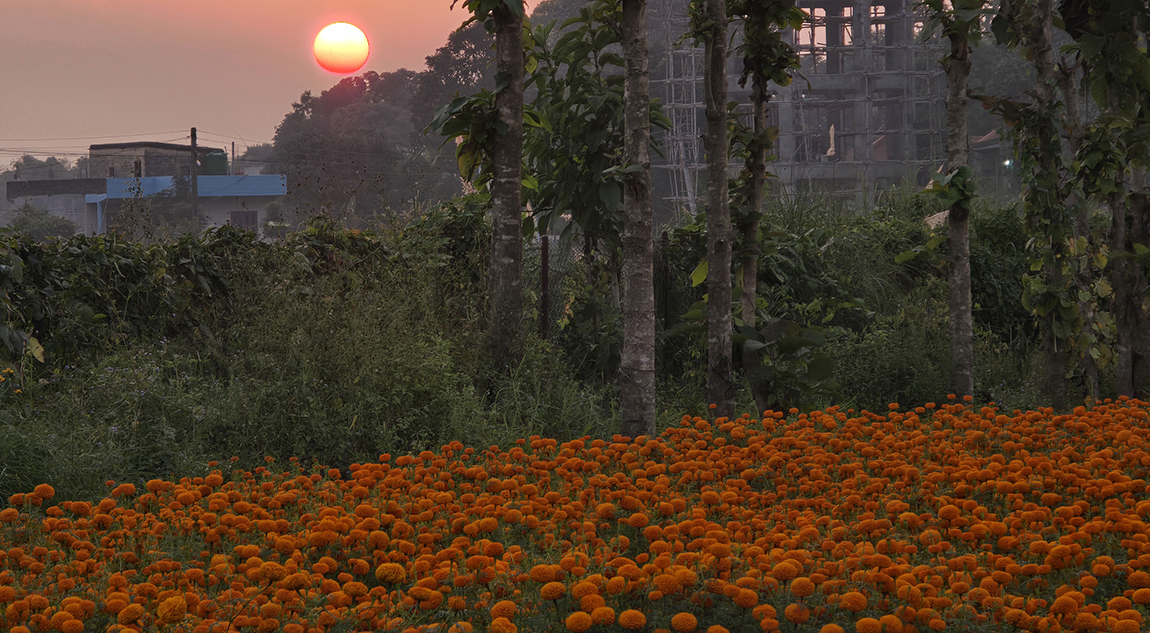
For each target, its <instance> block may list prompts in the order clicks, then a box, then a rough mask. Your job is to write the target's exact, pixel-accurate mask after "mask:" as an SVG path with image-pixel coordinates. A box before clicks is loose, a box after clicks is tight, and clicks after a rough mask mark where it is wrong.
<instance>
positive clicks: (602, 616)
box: [591, 607, 615, 626]
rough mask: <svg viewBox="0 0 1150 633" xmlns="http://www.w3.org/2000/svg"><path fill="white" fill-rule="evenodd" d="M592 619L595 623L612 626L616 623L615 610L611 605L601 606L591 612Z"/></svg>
mask: <svg viewBox="0 0 1150 633" xmlns="http://www.w3.org/2000/svg"><path fill="white" fill-rule="evenodd" d="M591 621H592V622H594V623H595V624H600V625H604V626H610V625H612V624H614V623H615V610H614V609H612V608H611V607H599V608H597V609H595V610H594V611H592V612H591Z"/></svg>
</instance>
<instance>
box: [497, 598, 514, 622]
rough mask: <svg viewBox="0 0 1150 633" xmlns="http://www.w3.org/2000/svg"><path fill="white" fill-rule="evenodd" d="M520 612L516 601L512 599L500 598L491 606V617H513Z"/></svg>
mask: <svg viewBox="0 0 1150 633" xmlns="http://www.w3.org/2000/svg"><path fill="white" fill-rule="evenodd" d="M518 612H519V607H517V606H515V603H514V602H512V601H510V600H500V601H499V602H496V603H495V606H494V607H491V618H492V619H495V618H511V617H514V616H515V614H516V613H518Z"/></svg>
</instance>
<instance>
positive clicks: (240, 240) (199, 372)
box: [0, 194, 617, 498]
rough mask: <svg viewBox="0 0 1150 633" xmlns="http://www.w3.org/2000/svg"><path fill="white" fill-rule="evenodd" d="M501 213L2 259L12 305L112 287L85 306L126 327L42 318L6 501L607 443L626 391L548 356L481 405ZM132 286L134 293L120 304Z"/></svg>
mask: <svg viewBox="0 0 1150 633" xmlns="http://www.w3.org/2000/svg"><path fill="white" fill-rule="evenodd" d="M487 206H488V200H487V197H486V196H484V195H481V194H476V195H474V196H470V197H468V198H464V199H461V200H458V201H456V202H454V203H452V204H450V205H445V206H443V207H441V208H439V209H437V210H435V211H434V212H432V213H429V214H427V215H426V216H424V217H422V218H420V219H419V220H418V221H415V222H412V223H410V224H407V225H404V226H401V227H397V228H395V229H394V230H392V231H390V232H387V233H379V234H377V233H373V232H370V231H356V230H351V231H348V230H344V229H342V228H339V227H338V226H337V225H336V224H334V223H333V222H332V221H331V219H330V218H323V217H321V218H319V219H317V220H316V221H314V222H312V223H311V225H310V226H308V227H307V228H306V229H305V230H304V231H301V232H299V233H294V234H291V235H289V236H287V237H286V238H285V239H284V240H283V241H282V242H278V243H263V242H258V241H256V240H255V239H254V236H253V235H252V234H250V233H244V232H242V231H238V230H234V229H231V228H226V229H220V230H218V231H214V232H211V233H209V234H207V235H205V236H204V237H203V238H201V239H192V238H186V239H183V240H180V241H179V242H176V243H168V244H157V245H153V246H150V247H142V246H139V245H132V244H127V243H125V242H122V241H117V240H105V239H104V238H74V239H73V240H71V241H69V242H62V243H61V244H62V245H63V246H62V247H60V248H59V249H58V252H57V251H52V250H49V249H51V248H52V245H51V244H50V245H47V246H45V245H38V244H36V243H34V242H32V241H31V240H30V239H29V238H21V239H19V240H17V239H15V238H12V240H11V241H9V242H4V243H0V246H2V247H4V248H8V249H9V250H10V251H11V252H10V255H12V254H14V255H17V256H19V255H23V257H17V258H16V259H12V260H11V262H12V265H10V266H9V269H8V273H7V274H6V276H4V277H0V282H6V283H8V284H9V285H10V287H11V288H12V289H14V290H10V291H9V293H8V296H9V297H10V298H11V299H12V300H14V301H16V305H20V306H23V307H24V309H28V310H31V309H32V308H31V307H28V305H29V304H26V303H25V298H24V297H23V296H22V295H20V294H19V293H17V292H15V290H18V289H20V288H21V287H22V286H21V283H24V284H28V283H29V279H30V276H35V278H37V279H48V280H49V281H50V282H51V283H56V282H55V281H52V280H59V279H68V280H72V281H74V283H75V287H76V288H77V290H79V289H82V288H84V287H88V286H92V284H95V283H96V281H98V280H100V279H104V280H105V282H104V283H105V285H104V286H96V287H89V288H88V290H85V291H84V293H86V294H94V295H106V296H108V297H109V298H108V299H107V301H108V303H109V304H111V303H113V301H112V298H114V299H115V301H114V303H115V305H116V306H118V307H120V308H121V311H120V313H118V314H113V315H112V316H108V318H107V319H104V320H102V321H100V322H98V323H96V324H94V325H93V326H92V329H91V330H85V331H82V332H77V331H75V328H71V329H67V330H61V329H60V328H62V327H64V326H65V325H67V323H69V321H67V320H65V319H64V318H63V317H62V316H61V315H63V314H65V313H64V311H63V310H62V309H60V308H59V306H57V305H56V304H54V303H52V302H50V301H47V300H45V299H43V298H41V301H44V303H42V304H37V306H39V309H40V310H42V311H45V312H47V313H50V314H51V315H52V319H51V320H47V319H46V320H45V321H44V322H43V325H42V326H41V327H38V328H37V329H36V330H35V331H36V332H37V334H41V333H42V335H43V337H44V339H45V343H46V346H47V347H48V354H47V356H46V359H45V360H46V361H47V362H46V363H45V364H39V363H34V362H32V361H30V360H28V361H24V359H23V357H19V356H13V357H12V362H13V363H14V364H13V368H14V370H13V372H10V373H9V374H3V373H0V377H3V378H4V380H0V423H3V424H4V425H5V426H4V429H3V431H4V433H3V436H2V437H0V456H5V455H19V456H26V457H21V458H14V459H11V460H7V459H5V461H4V462H3V463H4V466H2V467H0V471H3V472H2V473H0V492H2V493H5V494H10V493H11V492H15V491H17V490H23V489H24V488H26V484H27V483H29V482H33V481H35V482H45V481H46V482H50V483H52V484H53V485H55V486H57V487H58V488H59V489H60V490H61V494H63V495H68V496H71V497H87V498H93V497H96V496H97V495H99V494H102V492H103V490H104V489H103V483H102V482H103V481H104V480H105V479H108V478H112V479H116V480H121V481H124V480H126V481H139V480H141V479H147V478H151V477H153V476H160V475H166V474H168V473H171V472H182V473H197V472H200V471H202V470H203V469H205V468H206V463H207V461H208V460H210V459H215V460H226V459H228V458H229V457H231V456H232V455H237V456H241V459H242V460H243V461H244V462H245V463H247V464H249V465H254V463H255V462H256V461H257V460H259V459H260V458H262V456H263V455H271V456H273V457H276V458H287V457H289V456H293V455H294V456H298V457H300V458H302V459H304V460H310V459H317V460H319V461H321V462H323V463H326V464H331V465H336V466H340V465H343V466H346V465H347V464H350V463H351V462H352V461H355V460H363V459H368V458H371V457H373V456H378V455H379V454H380V453H382V452H386V451H393V452H398V451H405V452H406V451H410V450H416V449H422V448H429V447H435V446H439V445H442V444H443V443H446V442H448V441H451V440H460V441H465V442H467V443H469V444H473V445H489V444H490V443H491V441H492V439H493V438H494V437H495V435H494V434H493V431H496V430H497V431H498V438H500V439H505V438H511V437H524V436H527V435H531V434H540V433H546V434H548V435H562V434H564V433H574V432H584V431H585V432H592V433H596V434H599V435H602V436H607V435H608V431H609V430H611V429H614V426H615V424H617V421H616V418H615V412H614V409H613V406H612V404H611V402H612V396H611V393H610V389H609V388H604V387H602V386H588V385H585V384H584V383H582V382H580V381H578V380H576V379H574V377H573V376H572V375H571V374H572V372H571V370H569V369H568V362H567V360H566V358H565V357H564V356H563V354H562V353H561V352H559V351H557V350H554V349H550V348H548V347H546V346H545V345H542V344H538V345H537V346H536V347H535V348H534V349H533V350H532V351H530V352H529V353H528V354H527V356H526V357H525V360H524V362H523V366H521V367H520V368H518V369H517V370H516V371H514V372H512V373H511V375H510V376H508V377H505V378H499V379H496V380H495V381H494V382H492V383H491V384H490V385H489V390H490V391H489V393H487V392H480V391H478V390H477V388H476V386H475V383H476V377H478V376H480V375H481V374H482V368H483V359H482V358H481V356H480V351H479V350H481V349H482V345H481V343H480V342H481V341H482V339H483V333H484V331H485V323H484V321H483V315H484V314H485V309H484V307H485V297H484V275H483V274H482V267H483V266H484V265H485V261H486V250H487V247H488V242H489V239H490V231H491V229H490V225H489V224H488V223H487V221H486V218H485V217H484V212H485V210H486V208H487ZM21 249H23V250H21ZM29 249H35V250H29ZM33 255H34V256H33ZM25 262H31V263H30V264H29V263H25ZM117 266H118V267H119V270H120V272H119V273H118V272H116V269H115V267H117ZM15 270H19V271H20V272H19V273H16V272H15ZM147 278H151V279H152V280H153V281H151V282H146V280H147ZM149 283H151V284H152V286H149V285H148V284H149ZM121 284H122V285H123V286H132V285H134V286H136V287H137V288H138V291H139V292H138V294H137V295H135V296H132V297H123V296H120V295H119V294H117V292H118V291H117V289H118V288H120V287H121ZM206 289H211V290H212V292H211V293H210V294H209V293H208V292H207V290H206ZM62 294H66V293H65V292H64V291H63V290H60V291H58V292H57V293H56V295H57V296H59V295H62ZM85 296H86V295H85ZM71 299H72V300H75V299H76V297H74V296H73V297H71ZM135 301H139V302H140V306H139V307H140V310H141V312H140V313H136V312H135V309H134V308H132V307H131V306H132V303H133V302H135ZM165 301H169V302H174V303H165ZM149 302H151V303H149ZM157 302H158V303H157ZM124 304H127V305H124ZM79 305H83V304H79ZM101 305H102V304H101ZM145 305H153V307H150V308H145V307H144V306H145ZM99 309H107V310H110V308H107V307H100V308H99ZM144 313H149V314H152V316H153V317H154V320H151V321H147V320H144V321H141V320H140V319H141V318H142V317H143V314H144ZM10 314H15V313H13V312H10ZM113 323H115V324H116V325H115V326H114V327H113ZM16 325H19V323H16V322H10V323H9V326H10V327H11V329H12V330H13V331H22V330H19V329H18V328H16V327H15V326H16ZM81 334H83V335H84V336H81ZM64 341H69V342H71V344H72V345H73V347H74V349H71V350H70V351H68V353H65V351H64V349H63V348H62V347H61V345H62V344H63V342H64ZM17 390H18V391H17Z"/></svg>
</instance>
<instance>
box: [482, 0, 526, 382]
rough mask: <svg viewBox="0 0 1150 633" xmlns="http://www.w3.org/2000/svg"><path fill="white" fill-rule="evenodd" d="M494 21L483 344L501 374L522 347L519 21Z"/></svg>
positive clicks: (499, 15)
mask: <svg viewBox="0 0 1150 633" xmlns="http://www.w3.org/2000/svg"><path fill="white" fill-rule="evenodd" d="M492 18H493V20H494V22H495V73H496V77H497V81H498V80H499V79H500V78H505V79H506V81H507V85H506V86H504V87H503V89H502V90H500V91H499V92H498V93H497V94H496V95H495V107H496V109H497V110H498V112H499V120H500V122H502V123H503V124H504V125H506V126H507V131H506V132H505V133H503V134H497V135H496V138H495V148H494V151H493V152H492V163H493V172H494V173H493V175H494V180H493V181H492V184H491V223H492V234H491V263H490V266H489V269H488V271H489V272H488V278H487V279H488V292H489V293H490V295H489V296H490V306H489V309H490V323H489V329H488V335H487V346H488V350H489V352H490V353H491V357H492V360H493V361H494V363H495V371H496V372H503V371H505V367H507V366H508V365H509V364H511V363H512V362H513V361H514V359H515V358H516V356H518V354H519V353H520V351H521V350H522V347H523V214H522V213H523V212H522V201H521V191H520V188H521V183H522V179H523V177H522V171H523V65H524V59H523V19H522V18H521V17H519V16H518V15H516V14H515V13H514V12H512V11H511V10H509V9H508V8H507V7H506V5H502V4H501V5H499V7H497V8H496V9H494V10H493V11H492Z"/></svg>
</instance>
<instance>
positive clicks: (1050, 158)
mask: <svg viewBox="0 0 1150 633" xmlns="http://www.w3.org/2000/svg"><path fill="white" fill-rule="evenodd" d="M1036 8H1037V22H1035V23H1034V24H1033V33H1034V36H1033V37H1034V46H1033V51H1032V52H1033V55H1034V68H1035V70H1036V75H1037V76H1036V78H1035V86H1034V94H1035V104H1036V106H1037V108H1038V112H1039V114H1040V115H1042V116H1045V115H1046V114H1047V113H1048V112H1049V110H1050V107H1051V105H1052V104H1053V103H1054V89H1055V87H1056V86H1057V85H1058V77H1057V76H1056V74H1055V70H1054V32H1053V28H1054V27H1053V21H1054V0H1039V1H1038V3H1037V4H1036ZM1049 129H1050V132H1051V134H1055V133H1056V132H1055V126H1054V122H1053V121H1050V127H1049ZM1057 159H1058V157H1057V156H1055V155H1052V154H1051V153H1050V152H1047V151H1043V152H1042V154H1041V157H1040V158H1039V161H1040V169H1041V170H1042V171H1044V172H1046V173H1057V172H1058V170H1059V169H1060V168H1059V165H1058V160H1057ZM1052 211H1054V212H1060V211H1061V210H1052ZM1050 249H1051V252H1052V254H1053V255H1054V257H1053V263H1052V264H1051V265H1050V266H1047V267H1046V268H1045V269H1044V270H1043V273H1042V274H1043V278H1044V281H1045V283H1046V285H1047V287H1049V288H1062V287H1063V286H1064V285H1065V284H1064V282H1065V278H1064V273H1063V270H1062V267H1063V261H1064V260H1065V257H1066V247H1065V242H1064V238H1055V239H1053V240H1052V243H1051V245H1050ZM1060 318H1061V314H1060V311H1058V310H1055V311H1054V312H1053V313H1051V314H1050V315H1048V316H1047V317H1046V318H1044V319H1043V320H1042V328H1043V338H1044V339H1045V345H1046V392H1047V394H1048V396H1049V397H1050V399H1051V404H1052V405H1054V408H1055V409H1057V410H1064V409H1065V408H1066V365H1067V359H1068V357H1069V355H1070V354H1069V352H1070V345H1069V342H1068V341H1060V340H1059V338H1058V336H1057V335H1056V334H1055V329H1054V323H1055V321H1056V320H1058V319H1060Z"/></svg>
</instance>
